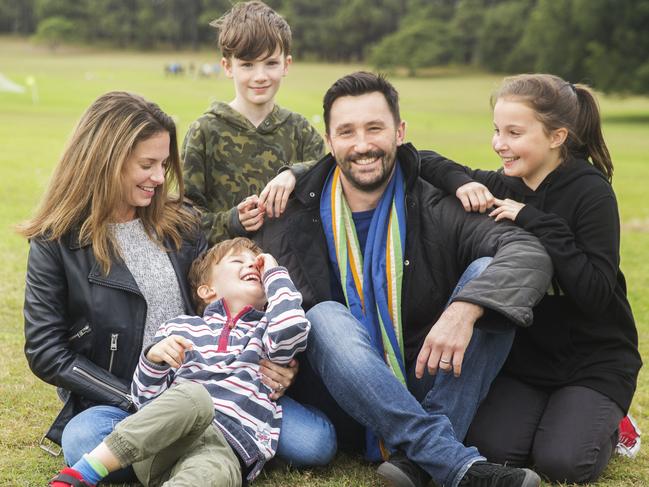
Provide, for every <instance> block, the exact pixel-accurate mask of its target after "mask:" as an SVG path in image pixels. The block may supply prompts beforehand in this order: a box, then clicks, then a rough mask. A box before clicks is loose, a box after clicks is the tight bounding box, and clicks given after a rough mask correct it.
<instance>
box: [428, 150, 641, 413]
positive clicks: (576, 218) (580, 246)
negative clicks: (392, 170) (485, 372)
mask: <svg viewBox="0 0 649 487" xmlns="http://www.w3.org/2000/svg"><path fill="white" fill-rule="evenodd" d="M426 155H427V156H429V157H430V158H432V159H435V162H434V163H432V164H423V165H422V167H423V170H424V172H425V173H426V174H425V177H426V179H427V180H429V181H432V182H433V184H437V185H439V187H441V188H443V189H444V190H446V191H448V192H449V193H451V194H455V191H456V190H457V188H459V187H460V186H462V185H463V184H465V183H467V182H470V181H478V182H480V183H482V184H484V185H485V186H487V187H488V188H489V190H490V191H491V192H492V193H493V194H494V196H496V197H497V198H500V199H503V198H511V199H513V200H516V201H519V202H521V203H525V207H523V209H522V210H521V211H520V212H519V214H518V216H517V217H516V222H515V223H516V224H517V225H518V226H520V227H521V228H524V229H525V230H527V231H529V232H531V233H533V234H534V235H536V236H537V237H538V238H539V240H540V241H541V243H542V244H543V245H544V247H545V249H546V250H547V252H548V254H549V255H550V257H551V258H552V261H553V263H554V269H555V276H554V279H553V285H552V288H551V290H550V292H548V294H547V295H546V296H545V297H544V298H543V299H542V300H541V302H540V303H539V304H538V306H537V307H536V308H535V309H534V326H532V327H530V328H529V329H526V330H519V332H518V333H517V335H516V339H515V341H514V346H513V348H512V351H511V353H510V355H509V359H508V360H507V362H506V364H505V366H504V369H503V371H504V373H506V374H509V375H512V376H514V377H516V378H518V379H520V380H523V381H525V382H528V383H530V384H533V385H536V386H540V387H548V388H556V387H563V386H569V385H580V386H585V387H589V388H591V389H594V390H596V391H598V392H601V393H602V394H604V395H606V396H608V397H610V398H611V399H613V400H614V401H615V402H616V403H617V404H618V405H619V406H620V408H622V410H623V411H625V412H626V411H628V408H629V406H630V404H631V399H632V398H633V393H634V391H635V387H636V380H637V377H638V372H639V370H640V367H641V366H642V360H641V358H640V354H639V352H638V333H637V330H636V327H635V322H634V319H633V314H632V312H631V307H630V305H629V301H628V300H627V297H626V282H625V279H624V275H623V274H622V271H620V222H619V216H618V209H617V202H616V199H615V193H614V192H613V188H612V187H611V185H610V183H609V182H608V181H607V180H606V178H605V176H604V174H603V173H602V172H601V171H599V170H598V169H596V168H595V167H593V166H592V165H591V164H590V163H589V162H587V161H585V160H582V159H573V160H571V161H569V162H566V163H564V164H562V165H560V166H559V167H558V168H557V169H555V170H554V171H553V172H552V173H550V174H549V175H548V176H547V177H546V178H545V180H544V181H543V182H542V183H541V184H540V185H539V187H538V188H537V189H536V190H535V191H533V190H531V189H530V188H528V187H527V186H526V185H525V183H524V182H523V181H522V180H521V179H520V178H517V177H510V176H505V175H504V174H503V173H502V172H501V171H483V170H473V169H471V168H468V167H463V166H460V165H458V164H455V163H453V162H451V161H448V160H443V159H440V158H438V157H437V155H436V154H433V153H429V154H426Z"/></svg>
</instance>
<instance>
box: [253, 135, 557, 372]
mask: <svg viewBox="0 0 649 487" xmlns="http://www.w3.org/2000/svg"><path fill="white" fill-rule="evenodd" d="M397 158H398V160H399V162H400V164H401V167H402V169H403V171H404V175H405V179H406V211H407V223H406V226H407V230H406V249H405V254H404V277H403V288H402V303H403V310H402V313H403V324H404V325H403V327H404V328H403V334H404V345H405V355H406V361H407V363H408V365H409V366H410V365H411V364H412V363H413V361H414V360H415V358H416V357H417V354H418V353H419V349H420V348H421V345H422V343H423V340H424V338H425V337H426V334H427V333H428V331H429V330H430V328H431V326H432V325H433V324H434V323H435V322H436V321H437V319H438V318H439V316H440V315H441V313H442V311H443V310H444V307H445V304H446V301H447V300H448V297H449V296H450V295H451V292H452V291H453V288H454V287H455V285H456V284H457V281H458V279H459V277H460V275H461V274H462V272H463V271H464V270H465V268H466V267H467V266H468V265H469V264H470V263H471V262H472V261H473V260H475V259H476V258H478V257H482V256H493V257H494V260H493V262H492V263H491V265H490V266H489V267H488V268H487V269H486V270H485V271H484V273H483V274H482V275H481V276H480V277H478V278H476V279H474V280H472V281H471V282H470V283H469V284H468V285H467V286H466V287H465V288H464V289H463V290H462V291H461V292H460V294H459V295H458V296H457V298H456V300H459V301H466V302H470V303H474V304H478V305H481V306H483V307H484V308H485V309H486V310H487V313H485V316H484V317H483V318H482V319H481V320H480V323H479V324H481V325H482V326H498V325H501V324H503V323H506V322H508V321H509V322H513V323H514V324H516V325H520V326H527V325H529V324H530V323H531V322H532V312H531V311H532V307H533V306H534V305H535V304H536V303H537V302H538V301H539V300H540V299H541V297H542V296H543V294H544V293H545V290H546V289H547V287H548V284H549V282H550V277H551V275H552V265H551V262H550V258H549V257H548V255H547V254H546V252H545V251H544V250H543V246H542V245H541V244H540V243H539V241H538V239H536V238H535V237H533V236H532V235H530V234H529V233H527V232H525V231H523V230H521V229H518V228H516V227H515V226H514V225H508V224H504V225H496V224H494V222H493V221H492V220H491V219H489V218H487V217H485V216H484V215H477V214H467V213H465V212H464V210H463V209H462V207H461V205H460V204H459V202H458V201H457V200H456V199H455V198H453V197H445V196H444V193H443V192H442V191H440V190H438V189H437V188H434V187H433V186H431V185H430V184H429V183H427V182H426V181H424V180H423V179H421V178H419V177H418V175H419V162H420V160H419V153H418V152H417V150H415V148H414V147H413V146H412V145H411V144H405V145H402V146H400V147H399V148H398V150H397ZM334 165H335V161H334V159H333V157H332V156H331V155H327V156H325V157H324V158H323V159H322V160H320V161H319V162H318V163H317V164H316V165H315V166H314V167H313V168H312V169H310V170H309V171H307V172H305V173H304V174H301V175H300V176H298V181H297V184H296V189H295V192H294V196H293V197H292V198H291V200H289V204H288V205H287V209H286V212H285V214H284V215H283V216H282V218H280V219H271V220H267V221H266V222H265V223H264V226H263V227H262V228H261V229H260V230H259V232H257V234H256V235H255V239H256V240H257V241H258V243H259V244H260V245H261V247H262V248H263V249H264V250H265V251H266V252H269V253H271V254H272V255H273V256H275V257H276V258H277V259H278V261H279V262H280V264H281V265H284V266H286V267H287V268H288V269H289V272H290V274H291V277H292V279H293V282H294V283H295V284H296V286H297V288H298V289H299V290H300V292H301V293H302V296H303V307H304V308H305V309H309V308H310V307H312V306H314V305H315V304H317V303H319V302H322V301H327V300H332V299H335V297H334V295H333V294H332V289H331V282H332V280H331V268H330V263H329V255H328V250H327V244H326V240H325V235H324V231H323V229H322V224H321V222H320V195H321V192H322V188H323V186H324V183H325V180H326V178H327V176H328V174H329V172H330V171H331V169H332V168H333V167H334ZM334 294H336V293H334ZM337 294H338V295H342V292H340V293H337ZM494 312H495V313H494ZM498 315H501V316H498ZM494 318H495V319H494Z"/></svg>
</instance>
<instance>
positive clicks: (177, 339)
mask: <svg viewBox="0 0 649 487" xmlns="http://www.w3.org/2000/svg"><path fill="white" fill-rule="evenodd" d="M191 349H192V342H190V341H189V340H187V339H186V338H183V337H181V336H178V335H169V336H168V337H167V338H165V339H163V340H160V341H159V342H158V343H156V344H155V345H153V346H152V347H151V348H150V349H149V351H148V352H147V354H146V358H147V360H148V361H149V362H153V363H154V364H163V363H166V364H169V365H170V366H171V367H173V368H174V369H177V368H178V367H180V366H181V365H182V364H183V362H184V361H185V350H191Z"/></svg>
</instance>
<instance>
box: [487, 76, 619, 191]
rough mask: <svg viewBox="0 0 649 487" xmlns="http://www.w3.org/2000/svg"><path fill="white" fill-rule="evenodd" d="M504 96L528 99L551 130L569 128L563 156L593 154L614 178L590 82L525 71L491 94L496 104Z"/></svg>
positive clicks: (593, 157) (599, 165)
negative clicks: (579, 82)
mask: <svg viewBox="0 0 649 487" xmlns="http://www.w3.org/2000/svg"><path fill="white" fill-rule="evenodd" d="M500 98H513V99H516V100H520V101H522V102H523V103H525V104H526V105H527V106H529V107H530V108H531V109H532V110H534V111H535V112H536V116H537V118H538V119H539V120H540V122H541V123H542V124H543V126H544V127H545V130H546V132H548V133H549V132H551V131H552V130H556V129H558V128H566V129H568V138H567V139H566V142H565V143H564V144H563V145H562V146H561V158H562V160H563V161H567V160H570V159H571V158H582V159H586V160H588V159H589V158H590V160H591V162H592V164H593V165H594V166H595V167H596V168H597V169H599V170H600V171H602V172H603V173H604V174H605V175H606V177H607V179H608V180H609V182H610V181H611V179H612V178H613V163H612V161H611V156H610V154H609V152H608V148H607V147H606V142H604V136H603V135H602V122H601V117H600V114H599V107H598V105H597V100H596V98H595V95H594V94H593V92H592V90H591V89H590V88H589V87H588V86H587V85H584V84H572V83H569V82H567V81H565V80H563V79H561V78H559V77H558V76H554V75H551V74H521V75H518V76H509V77H507V78H505V79H504V80H503V82H502V84H501V85H500V87H499V88H498V90H496V92H495V93H494V94H493V95H492V97H491V106H492V108H493V107H494V105H495V104H496V102H497V101H498V99H500Z"/></svg>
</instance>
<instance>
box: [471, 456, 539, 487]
mask: <svg viewBox="0 0 649 487" xmlns="http://www.w3.org/2000/svg"><path fill="white" fill-rule="evenodd" d="M539 485H541V478H540V477H539V476H538V475H537V474H536V472H533V471H532V470H530V469H527V468H513V467H507V466H505V465H499V464H497V463H489V462H475V463H474V464H473V465H471V467H469V470H467V472H466V473H465V474H464V477H462V480H460V484H459V486H458V487H539Z"/></svg>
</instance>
